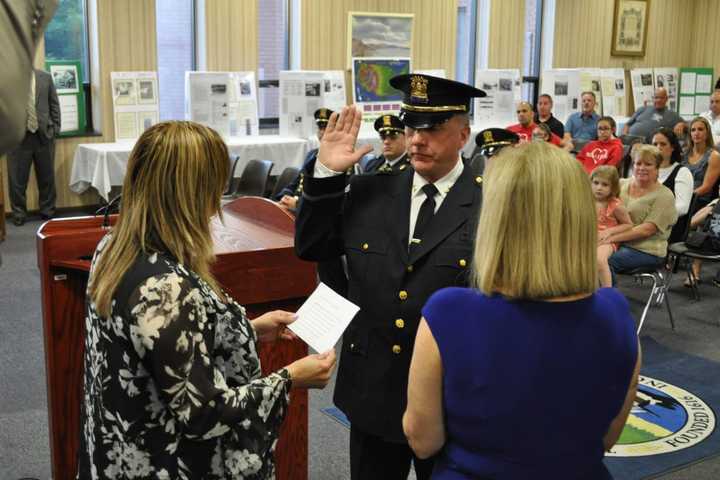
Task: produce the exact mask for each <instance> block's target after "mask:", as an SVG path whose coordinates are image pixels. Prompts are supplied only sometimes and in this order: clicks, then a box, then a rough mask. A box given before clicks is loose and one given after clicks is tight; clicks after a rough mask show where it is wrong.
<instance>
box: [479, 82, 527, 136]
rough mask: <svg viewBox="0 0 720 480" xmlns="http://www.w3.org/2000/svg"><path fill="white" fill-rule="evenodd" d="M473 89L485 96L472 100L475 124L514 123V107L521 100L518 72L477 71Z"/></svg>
mask: <svg viewBox="0 0 720 480" xmlns="http://www.w3.org/2000/svg"><path fill="white" fill-rule="evenodd" d="M475 87H476V88H479V89H480V90H482V91H484V92H485V93H486V94H487V96H486V97H482V98H476V99H475V100H474V101H475V107H474V110H475V114H474V117H473V118H474V123H475V124H479V123H482V122H488V121H492V122H497V123H498V124H502V123H508V124H510V123H515V121H516V116H515V106H516V105H517V104H518V103H519V102H520V100H521V99H522V96H521V95H522V94H521V89H520V70H518V69H509V70H497V69H494V70H477V71H476V72H475Z"/></svg>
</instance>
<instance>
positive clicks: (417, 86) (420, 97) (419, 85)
mask: <svg viewBox="0 0 720 480" xmlns="http://www.w3.org/2000/svg"><path fill="white" fill-rule="evenodd" d="M427 88H428V80H427V78H424V77H421V76H419V75H413V76H412V77H410V98H411V100H413V101H416V102H422V103H428V101H429V100H428V96H427Z"/></svg>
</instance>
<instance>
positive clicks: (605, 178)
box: [590, 165, 633, 287]
mask: <svg viewBox="0 0 720 480" xmlns="http://www.w3.org/2000/svg"><path fill="white" fill-rule="evenodd" d="M590 183H591V186H592V193H593V196H594V197H595V212H596V213H597V219H598V248H597V259H598V270H599V276H600V286H601V287H611V286H612V275H611V273H610V266H609V265H608V258H610V255H612V254H613V252H615V250H617V248H618V246H617V244H616V243H605V240H606V239H607V238H608V237H609V236H610V235H612V234H614V233H620V232H624V231H626V230H630V229H631V228H632V226H633V223H632V220H631V219H630V215H629V214H628V212H627V210H626V209H625V207H623V205H622V201H621V200H620V198H619V195H620V178H619V176H618V171H617V169H616V168H615V167H611V166H609V165H602V166H599V167H597V168H596V169H595V170H593V171H592V173H591V174H590Z"/></svg>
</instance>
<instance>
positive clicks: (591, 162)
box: [575, 117, 623, 173]
mask: <svg viewBox="0 0 720 480" xmlns="http://www.w3.org/2000/svg"><path fill="white" fill-rule="evenodd" d="M615 129H616V125H615V120H613V118H612V117H600V119H599V120H598V123H597V136H598V138H597V140H592V141H591V142H589V143H587V144H586V145H585V146H584V147H583V149H582V150H580V153H578V154H577V156H576V157H575V158H577V159H578V160H580V163H581V164H582V166H583V168H584V169H585V171H586V172H587V173H590V172H592V171H593V170H594V169H595V167H598V166H600V165H610V166H613V167H615V168H620V162H622V159H623V144H622V141H621V140H620V139H619V138H615V134H614V132H615Z"/></svg>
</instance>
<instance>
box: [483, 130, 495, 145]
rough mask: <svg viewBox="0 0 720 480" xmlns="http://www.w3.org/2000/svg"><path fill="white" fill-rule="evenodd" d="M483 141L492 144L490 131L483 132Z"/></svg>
mask: <svg viewBox="0 0 720 480" xmlns="http://www.w3.org/2000/svg"><path fill="white" fill-rule="evenodd" d="M483 139H484V140H485V143H492V142H493V136H492V132H491V131H487V132H484V133H483Z"/></svg>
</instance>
